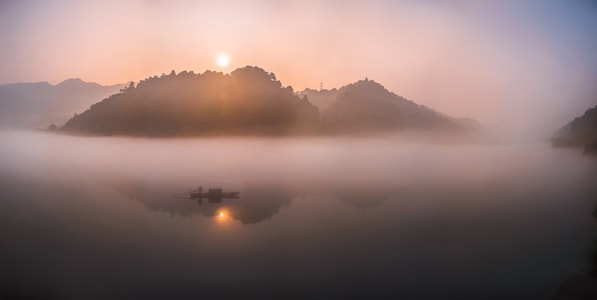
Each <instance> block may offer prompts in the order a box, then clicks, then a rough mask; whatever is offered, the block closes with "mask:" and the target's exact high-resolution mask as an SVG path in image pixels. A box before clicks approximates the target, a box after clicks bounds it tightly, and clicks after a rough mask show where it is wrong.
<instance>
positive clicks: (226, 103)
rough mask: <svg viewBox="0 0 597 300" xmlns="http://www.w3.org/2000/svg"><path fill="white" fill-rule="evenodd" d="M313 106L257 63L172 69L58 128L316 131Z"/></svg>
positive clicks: (157, 132)
mask: <svg viewBox="0 0 597 300" xmlns="http://www.w3.org/2000/svg"><path fill="white" fill-rule="evenodd" d="M318 126H319V112H318V110H317V108H316V107H315V106H313V105H312V104H311V103H309V102H308V101H307V99H306V98H300V97H298V96H296V95H295V94H294V91H293V90H292V88H291V87H283V86H282V84H281V83H280V81H278V80H276V77H275V75H274V74H273V73H268V72H266V71H264V70H263V69H261V68H258V67H250V66H247V67H244V68H239V69H237V70H235V71H233V72H231V73H230V74H223V73H217V72H212V71H206V72H205V73H202V74H195V73H193V72H186V71H184V72H180V73H178V74H176V73H175V72H174V71H172V72H171V73H170V74H169V75H164V76H162V77H157V76H154V77H151V78H147V79H145V80H142V81H141V82H139V84H138V85H137V86H134V85H133V84H131V85H130V86H129V87H127V88H125V89H124V90H123V91H122V92H121V93H119V94H115V95H113V96H111V97H109V98H107V99H104V100H103V101H101V102H99V103H96V104H94V105H92V106H91V107H90V108H89V109H88V110H86V111H85V112H83V113H81V114H79V115H76V116H75V117H73V118H72V119H71V120H69V121H68V122H67V123H66V125H65V126H64V127H63V128H62V129H63V130H64V131H67V132H78V133H84V134H95V135H141V136H179V135H220V134H234V135H237V134H238V135H245V134H246V135H283V134H303V133H312V132H315V131H317V130H318Z"/></svg>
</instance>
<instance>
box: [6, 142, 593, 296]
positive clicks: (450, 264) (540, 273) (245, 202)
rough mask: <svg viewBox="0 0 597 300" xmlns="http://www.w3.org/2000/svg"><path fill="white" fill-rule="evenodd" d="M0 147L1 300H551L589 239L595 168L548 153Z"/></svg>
mask: <svg viewBox="0 0 597 300" xmlns="http://www.w3.org/2000/svg"><path fill="white" fill-rule="evenodd" d="M0 145H1V148H0V240H1V244H0V288H1V292H0V298H11V297H21V298H23V299H219V298H222V299H228V298H239V299H545V298H547V297H549V295H550V294H551V293H552V292H553V291H554V289H556V288H557V286H558V285H559V284H560V283H562V282H563V281H564V280H565V279H566V278H567V277H568V276H569V275H570V274H571V273H572V272H575V271H582V270H583V269H584V268H585V267H586V256H587V249H588V247H589V246H590V244H591V241H592V239H593V238H597V230H596V227H595V221H594V220H593V218H592V216H591V211H592V209H593V206H594V205H595V204H597V198H596V195H597V184H595V182H596V181H597V180H596V179H597V160H595V159H591V158H588V157H584V156H582V155H581V154H580V153H578V152H577V151H570V150H555V149H551V148H549V146H547V145H542V144H531V145H454V144H453V145H445V144H429V143H428V144H421V143H408V142H402V143H401V142H397V141H395V140H391V139H385V140H381V139H359V140H351V139H203V140H201V139H197V140H143V139H124V138H80V137H63V136H56V135H46V134H40V133H26V132H0ZM199 185H202V186H203V187H204V188H208V187H221V188H224V190H230V191H239V192H240V198H239V199H224V200H222V201H217V200H216V201H211V202H210V201H209V200H203V201H202V202H201V203H199V201H197V200H190V199H185V198H184V196H186V194H185V193H186V192H188V191H190V190H193V189H196V188H197V186H199Z"/></svg>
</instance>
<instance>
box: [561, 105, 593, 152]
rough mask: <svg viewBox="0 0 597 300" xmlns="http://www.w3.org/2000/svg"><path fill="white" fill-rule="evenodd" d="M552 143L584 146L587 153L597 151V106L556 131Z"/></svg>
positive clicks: (566, 145) (562, 145)
mask: <svg viewBox="0 0 597 300" xmlns="http://www.w3.org/2000/svg"><path fill="white" fill-rule="evenodd" d="M551 143H552V145H553V146H554V147H584V149H585V152H587V153H597V106H594V107H592V108H589V109H587V110H586V111H585V113H584V114H583V115H582V116H580V117H578V118H575V119H574V120H572V121H571V122H570V123H568V124H566V125H565V126H564V127H562V128H560V129H559V130H558V131H556V133H554V135H553V137H552V138H551Z"/></svg>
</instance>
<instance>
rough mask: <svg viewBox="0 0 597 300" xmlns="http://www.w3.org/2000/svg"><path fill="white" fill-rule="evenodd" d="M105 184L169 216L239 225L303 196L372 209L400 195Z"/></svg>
mask: <svg viewBox="0 0 597 300" xmlns="http://www.w3.org/2000/svg"><path fill="white" fill-rule="evenodd" d="M108 186H109V187H110V188H112V189H114V190H116V191H118V192H119V193H120V194H122V195H124V196H126V197H127V198H129V199H134V200H136V201H139V202H140V203H142V204H143V206H144V207H145V208H146V209H148V210H149V211H156V212H166V213H169V214H170V215H171V216H181V217H192V216H203V217H220V219H223V218H222V217H224V216H226V218H231V219H233V220H236V221H239V222H241V223H242V224H255V223H259V222H262V221H265V220H267V219H269V218H272V217H273V216H274V215H275V214H276V213H278V212H279V211H280V209H282V208H288V207H290V205H291V204H292V201H293V199H295V198H297V197H300V198H304V197H305V196H307V195H308V196H315V197H327V198H331V199H338V200H340V202H342V203H345V204H347V205H350V206H353V207H355V208H358V209H364V210H367V209H373V208H376V207H378V206H380V205H381V204H382V203H383V201H384V200H387V199H390V198H393V197H399V196H400V194H399V193H400V192H401V189H398V188H393V187H381V186H379V187H371V186H346V187H344V186H333V188H332V186H327V187H324V186H320V187H309V186H300V187H299V186H292V185H289V184H284V183H281V182H278V183H275V182H268V183H249V184H245V185H244V187H243V188H242V189H241V192H240V196H239V197H238V198H211V199H210V198H192V197H184V196H182V194H175V195H170V196H168V193H169V192H171V191H174V190H173V189H171V188H170V189H167V188H161V189H160V188H155V187H152V186H149V185H146V184H141V183H139V184H132V183H122V182H120V183H114V182H113V183H110V184H108Z"/></svg>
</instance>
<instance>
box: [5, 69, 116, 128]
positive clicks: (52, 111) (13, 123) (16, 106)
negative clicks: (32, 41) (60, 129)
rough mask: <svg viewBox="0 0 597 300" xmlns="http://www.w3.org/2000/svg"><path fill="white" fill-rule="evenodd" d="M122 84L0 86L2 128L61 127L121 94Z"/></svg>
mask: <svg viewBox="0 0 597 300" xmlns="http://www.w3.org/2000/svg"><path fill="white" fill-rule="evenodd" d="M122 87H124V85H122V84H117V85H111V86H103V85H100V84H97V83H93V82H85V81H83V80H81V79H79V78H72V79H67V80H65V81H63V82H61V83H59V84H57V85H52V84H49V83H47V82H31V83H30V82H27V83H11V84H2V85H0V127H4V128H6V127H9V128H46V127H48V125H50V124H53V123H54V124H57V125H61V124H64V123H65V122H66V121H67V120H68V119H69V118H71V117H72V116H73V114H75V113H76V112H78V111H81V110H83V109H85V108H87V107H89V106H90V105H91V104H93V103H95V102H97V101H99V100H101V99H103V98H105V97H107V96H109V95H111V94H114V93H116V92H118V90H119V89H121V88H122Z"/></svg>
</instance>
